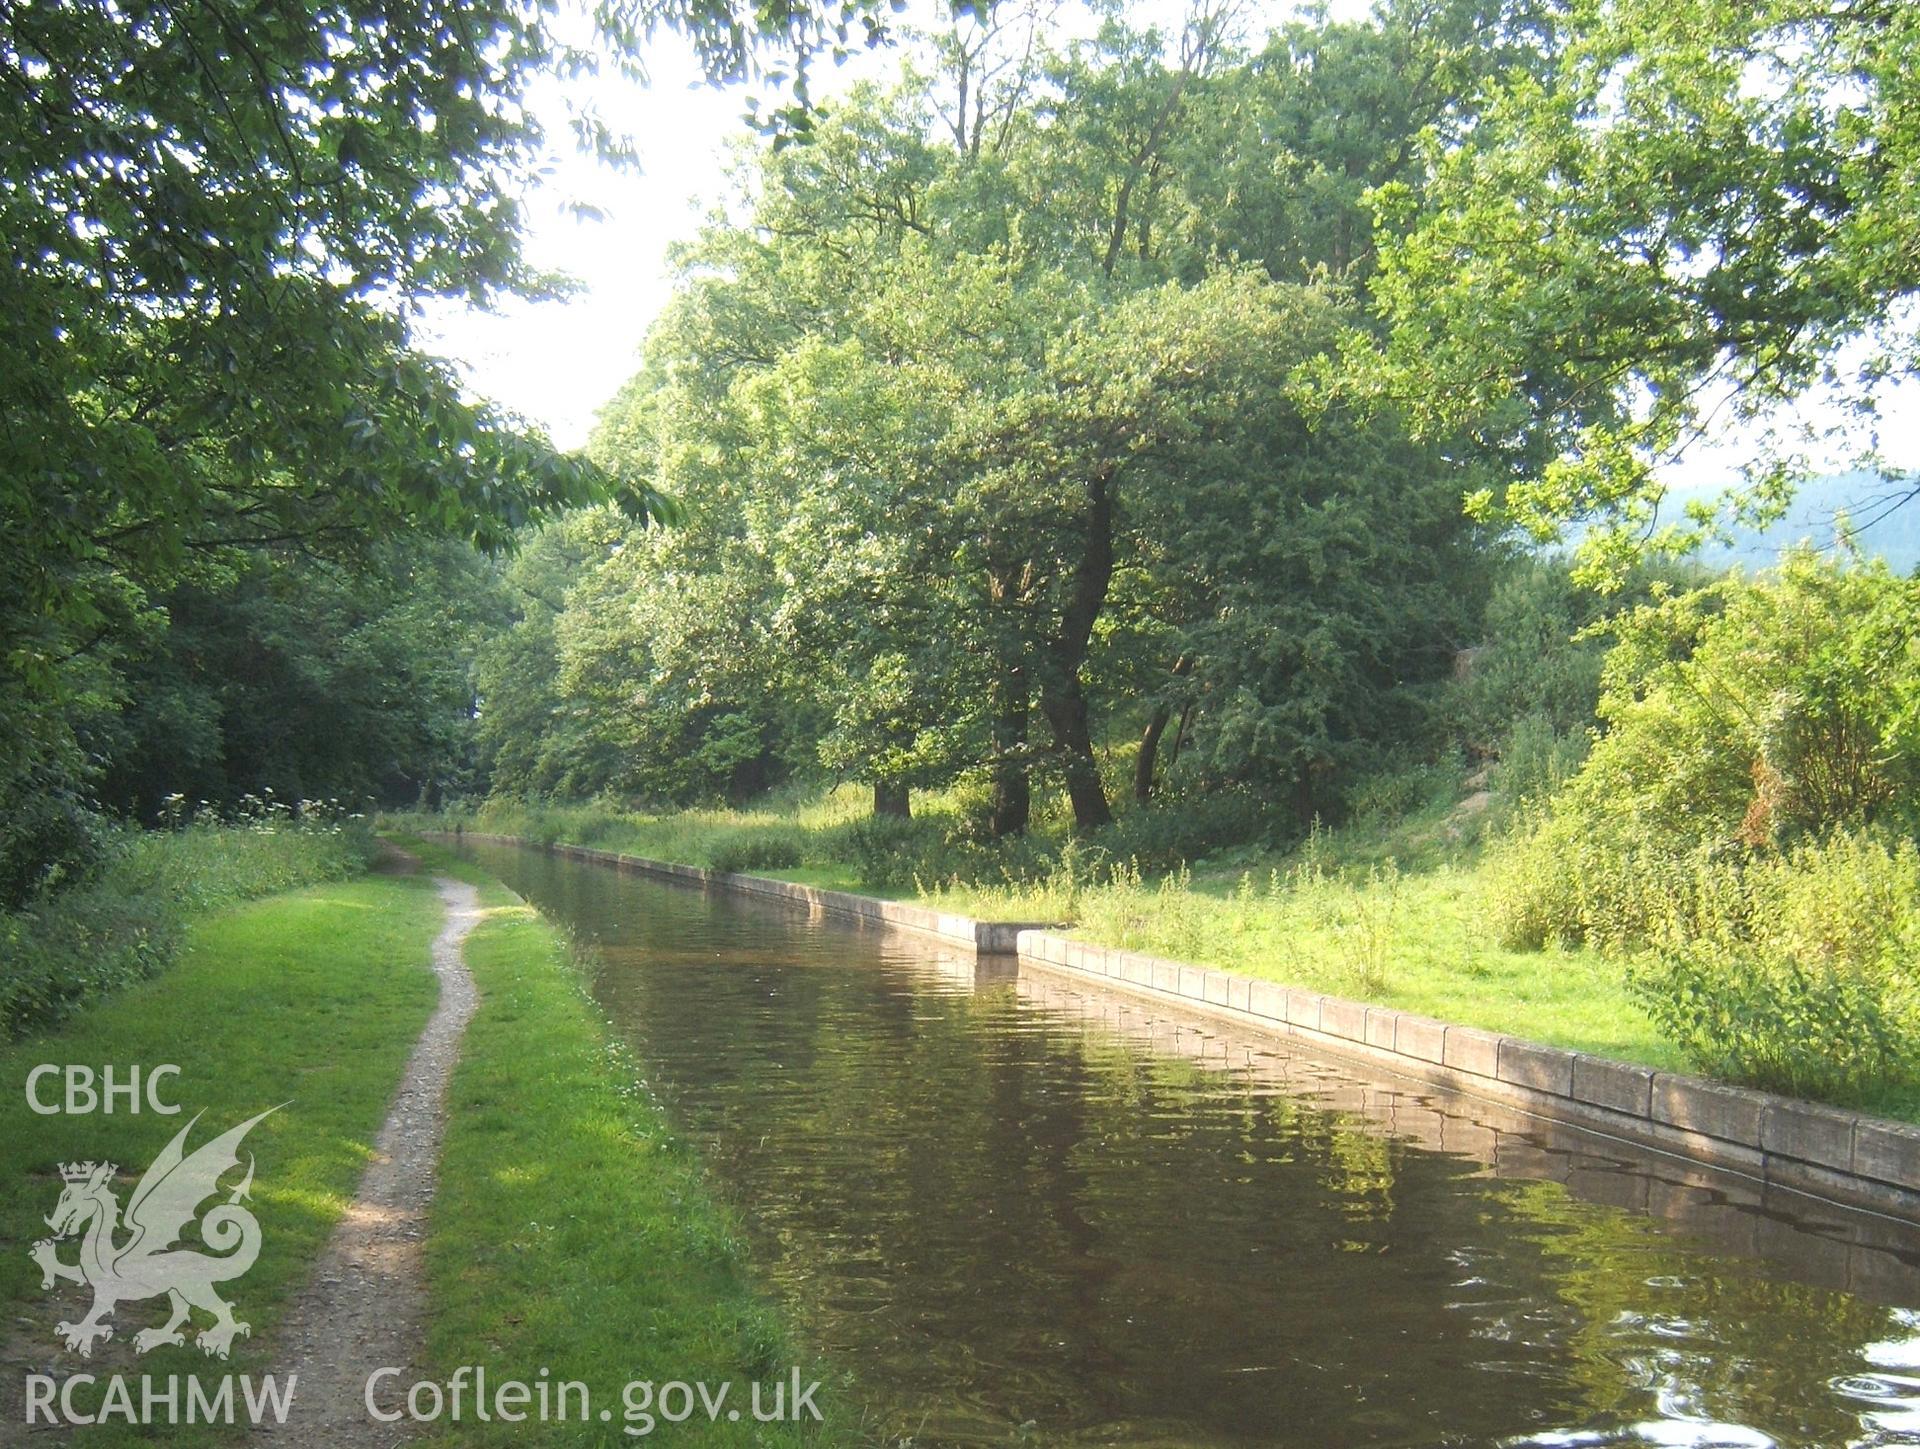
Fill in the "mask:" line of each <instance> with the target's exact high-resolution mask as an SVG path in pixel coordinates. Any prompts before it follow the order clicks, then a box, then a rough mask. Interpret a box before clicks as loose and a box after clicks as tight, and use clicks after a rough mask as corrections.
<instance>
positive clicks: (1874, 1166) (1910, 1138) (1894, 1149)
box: [1853, 1118, 1920, 1191]
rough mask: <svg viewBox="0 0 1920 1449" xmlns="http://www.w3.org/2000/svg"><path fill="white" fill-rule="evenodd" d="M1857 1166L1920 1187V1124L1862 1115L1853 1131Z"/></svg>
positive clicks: (1860, 1170)
mask: <svg viewBox="0 0 1920 1449" xmlns="http://www.w3.org/2000/svg"><path fill="white" fill-rule="evenodd" d="M1853 1170H1854V1171H1855V1172H1857V1173H1859V1174H1860V1175H1861V1176H1862V1177H1871V1178H1873V1179H1875V1180H1876V1181H1878V1182H1890V1183H1893V1184H1894V1185H1895V1186H1896V1187H1906V1188H1912V1189H1914V1190H1915V1191H1920V1127H1905V1126H1902V1125H1900V1124H1899V1123H1897V1122H1877V1121H1875V1120H1873V1119H1872V1118H1862V1119H1861V1121H1860V1122H1859V1124H1858V1125H1857V1126H1856V1127H1855V1128H1854V1132H1853Z"/></svg>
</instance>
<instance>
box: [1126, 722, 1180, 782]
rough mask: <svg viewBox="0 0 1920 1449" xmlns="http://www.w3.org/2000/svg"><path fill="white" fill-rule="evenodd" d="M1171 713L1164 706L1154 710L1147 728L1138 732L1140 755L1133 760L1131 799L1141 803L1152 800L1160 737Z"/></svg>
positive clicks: (1165, 728) (1165, 730) (1164, 731)
mask: <svg viewBox="0 0 1920 1449" xmlns="http://www.w3.org/2000/svg"><path fill="white" fill-rule="evenodd" d="M1171 718H1173V711H1172V710H1170V709H1168V708H1167V707H1166V706H1165V705H1164V704H1163V705H1161V706H1160V707H1159V708H1158V709H1156V710H1154V712H1153V716H1152V718H1150V719H1149V720H1148V721H1147V727H1146V728H1145V729H1143V730H1142V731H1140V753H1139V754H1138V755H1136V756H1134V760H1133V798H1134V799H1136V800H1139V801H1142V802H1145V801H1147V800H1151V799H1152V798H1153V770H1154V764H1155V762H1156V761H1157V760H1158V759H1159V758H1160V736H1161V735H1163V734H1165V733H1166V732H1167V721H1168V720H1169V719H1171Z"/></svg>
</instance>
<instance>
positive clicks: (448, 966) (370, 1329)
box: [261, 876, 480, 1449]
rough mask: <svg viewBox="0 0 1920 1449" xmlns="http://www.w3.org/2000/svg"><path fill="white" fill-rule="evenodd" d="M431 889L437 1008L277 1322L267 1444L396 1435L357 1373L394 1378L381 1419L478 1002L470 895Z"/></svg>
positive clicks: (407, 1330) (418, 1276)
mask: <svg viewBox="0 0 1920 1449" xmlns="http://www.w3.org/2000/svg"><path fill="white" fill-rule="evenodd" d="M435 884H436V885H437V886H438V887H439V889H440V899H441V900H442V901H444V902H445V903H446V910H447V915H446V923H445V925H443V926H442V927H441V929H440V934H439V935H438V936H437V937H435V939H434V942H433V970H434V974H435V975H436V976H438V977H439V978H440V1002H439V1004H438V1005H437V1006H436V1007H435V1008H434V1011H433V1016H432V1017H431V1018H430V1019H429V1020H428V1022H427V1026H426V1030H424V1031H423V1032H421V1033H420V1039H419V1041H418V1042H416V1043H415V1044H414V1048H413V1055H412V1056H410V1057H409V1058H408V1059H407V1069H406V1073H405V1075H404V1076H402V1077H401V1079H400V1090H399V1092H398V1093H396V1094H395V1096H394V1099H393V1105H392V1106H391V1107H390V1108H389V1109H388V1111H387V1119H386V1121H385V1122H383V1123H382V1124H381V1127H380V1135H379V1136H378V1137H376V1138H375V1139H374V1144H373V1154H374V1155H373V1160H372V1161H371V1162H369V1163H368V1164H367V1170H366V1172H365V1173H364V1174H363V1175H362V1177H361V1179H360V1190H359V1192H358V1193H357V1194H356V1195H355V1196H354V1200H353V1204H352V1206H350V1207H349V1208H348V1209H347V1214H346V1216H345V1217H344V1218H342V1219H341V1220H340V1223H339V1225H338V1226H336V1227H335V1228H334V1230H333V1236H332V1238H331V1239H329V1240H328V1243H327V1247H326V1251H325V1252H323V1253H322V1254H321V1255H320V1260H319V1262H318V1263H316V1264H315V1265H314V1270H313V1277H312V1279H311V1281H310V1282H309V1283H308V1285H307V1287H306V1288H305V1289H304V1290H303V1291H302V1292H301V1293H300V1294H299V1295H298V1296H297V1297H296V1298H295V1299H294V1301H293V1304H292V1306H291V1307H290V1308H289V1309H288V1312H287V1316H286V1319H285V1321H284V1322H283V1323H282V1325H281V1329H280V1335H279V1337H280V1345H281V1362H280V1363H279V1364H278V1365H277V1366H276V1373H277V1374H282V1375H284V1374H286V1373H296V1374H298V1375H299V1381H298V1383H297V1384H296V1386H295V1389H294V1398H293V1406H292V1410H291V1412H290V1413H289V1414H288V1415H287V1421H286V1423H284V1424H278V1425H264V1426H262V1430H261V1432H262V1434H263V1436H264V1437H270V1438H271V1439H272V1440H273V1442H274V1443H275V1444H276V1445H285V1446H291V1449H308V1446H312V1449H351V1446H359V1445H366V1446H376V1445H377V1446H383V1449H384V1446H387V1445H392V1444H397V1443H399V1442H401V1441H402V1440H403V1439H404V1438H405V1437H406V1436H405V1434H404V1433H403V1430H404V1428H405V1424H404V1423H395V1424H383V1423H378V1422H376V1421H374V1420H373V1419H372V1418H371V1417H370V1416H369V1415H368V1413H367V1406H366V1400H365V1393H366V1384H367V1376H368V1375H369V1374H371V1373H372V1372H373V1371H374V1370H375V1369H378V1368H386V1367H389V1366H392V1367H396V1368H399V1369H401V1370H402V1372H401V1373H400V1374H399V1375H398V1376H397V1377H389V1378H387V1379H383V1380H382V1381H381V1383H382V1387H383V1388H386V1389H387V1392H386V1393H383V1394H378V1395H376V1402H378V1403H379V1404H380V1406H381V1407H382V1408H383V1409H384V1410H386V1411H388V1412H392V1411H393V1410H394V1409H395V1408H397V1407H398V1406H399V1401H400V1400H401V1399H402V1398H403V1396H404V1393H405V1386H406V1385H407V1384H409V1383H411V1382H412V1380H413V1376H412V1374H411V1372H410V1371H409V1368H410V1366H411V1365H413V1364H415V1363H417V1362H418V1355H419V1351H420V1345H421V1342H422V1340H423V1338H424V1336H425V1330H426V1319H427V1314H426V1278H425V1272H424V1267H423V1263H422V1257H423V1246H424V1243H425V1240H426V1229H427V1221H426V1219H427V1205H428V1204H429V1203H430V1202H431V1201H432V1200H433V1190H434V1184H435V1182H436V1180H437V1178H438V1176H439V1167H440V1147H441V1142H442V1139H443V1138H444V1137H445V1135H446V1126H447V1083H448V1081H449V1080H450V1079H451V1078H452V1076H453V1068H454V1063H455V1062H456V1061H458V1060H459V1056H460V1037H461V1035H462V1033H464V1032H465V1031H466V1029H467V1023H468V1021H470V1020H471V1019H472V1017H473V1012H474V1008H475V1006H476V1005H477V1003H478V997H477V993H476V992H475V990H474V986H473V977H472V976H471V975H469V974H468V972H467V968H466V964H465V963H464V962H463V961H462V960H461V959H460V951H461V947H462V946H463V945H464V944H465V942H466V939H467V935H468V933H469V932H471V931H472V930H473V928H474V925H475V923H476V922H478V920H479V919H480V897H479V893H478V892H476V891H475V890H474V888H473V887H472V886H470V885H468V884H466V883H465V882H463V881H456V880H449V879H448V878H447V877H445V876H441V877H438V878H437V879H436V881H435ZM395 1385H398V1387H397V1388H395V1387H393V1386H395Z"/></svg>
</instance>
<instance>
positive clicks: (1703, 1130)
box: [443, 831, 1920, 1223]
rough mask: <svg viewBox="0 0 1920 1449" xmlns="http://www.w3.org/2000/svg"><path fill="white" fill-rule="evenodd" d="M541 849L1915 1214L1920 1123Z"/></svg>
mask: <svg viewBox="0 0 1920 1449" xmlns="http://www.w3.org/2000/svg"><path fill="white" fill-rule="evenodd" d="M443 834H444V833H443ZM463 838H465V839H469V840H476V841H481V842H485V843H490V844H500V845H526V844H529V842H527V841H525V840H522V839H520V838H519V837H517V836H511V835H486V834H479V833H475V832H471V831H469V832H464V833H463ZM547 848H548V849H550V850H552V851H553V852H554V853H555V854H557V855H562V856H566V857H568V858H569V859H573V860H585V861H593V862H597V863H599V864H603V865H611V866H614V867H616V868H618V869H621V870H631V871H638V872H641V873H644V874H648V875H656V876H661V877H665V878H667V879H672V880H681V881H686V882H688V883H689V884H697V885H703V886H715V887H718V888H720V889H723V890H731V891H736V892H739V893H741V894H743V895H752V896H764V897H768V898H772V899H775V900H783V901H787V902H789V903H790V904H793V905H802V906H806V907H807V908H808V909H809V910H812V911H817V912H823V913H827V914H832V915H837V916H844V917H847V918H849V919H853V920H860V921H868V922H873V923H876V924H885V925H889V926H898V927H901V928H904V929H906V930H911V931H918V932H922V933H924V934H927V935H931V936H935V937H938V938H939V939H941V940H945V941H953V942H958V943H961V944H964V945H968V946H971V947H972V948H973V949H974V950H976V951H978V952H982V953H989V954H1016V955H1017V956H1018V957H1019V959H1020V960H1021V961H1022V962H1025V963H1032V964H1034V965H1037V966H1041V967H1043V968H1045V969H1048V970H1051V971H1056V972H1060V973H1063V974H1065V975H1067V976H1070V977H1075V978H1078V979H1081V980H1093V981H1098V982H1100V983H1101V984H1102V985H1104V986H1105V987H1107V988H1109V989H1112V990H1117V991H1122V992H1126V993H1128V994H1131V995H1135V996H1140V997H1145V998H1148V999H1156V998H1157V999H1160V1000H1162V1001H1165V1002H1167V1003H1169V1004H1177V1005H1178V1006H1179V1007H1181V1008H1182V1009H1185V1010H1189V1011H1199V1012H1201V1013H1203V1014H1206V1015H1211V1016H1215V1017H1219V1018H1222V1019H1226V1020H1230V1021H1235V1022H1238V1023H1241V1024H1243V1025H1247V1026H1252V1027H1256V1028H1258V1029H1260V1030H1262V1031H1265V1032H1268V1033H1273V1034H1278V1035H1281V1036H1289V1037H1294V1038H1297V1039H1299V1040H1300V1041H1302V1042H1303V1043H1305V1044H1308V1045H1311V1046H1313V1047H1314V1048H1316V1049H1320V1050H1324V1051H1327V1052H1330V1053H1333V1054H1334V1055H1337V1056H1343V1057H1347V1058H1351V1059H1356V1060H1358V1061H1362V1062H1365V1063H1366V1064H1368V1065H1370V1066H1372V1067H1375V1068H1378V1069H1380V1070H1384V1071H1389V1072H1393V1073H1396V1074H1399V1075H1401V1076H1410V1077H1414V1078H1416V1079H1419V1080H1422V1081H1427V1082H1432V1083H1435V1084H1437V1085H1440V1086H1444V1087H1448V1088H1450V1089H1452V1090H1455V1091H1459V1092H1464V1093H1467V1094H1469V1095H1472V1096H1478V1097H1483V1098H1490V1099H1492V1100H1495V1101H1499V1102H1502V1103H1505V1104H1507V1105H1510V1106H1514V1107H1518V1108H1520V1109H1521V1110H1523V1111H1527V1112H1531V1113H1535V1114H1537V1115H1539V1116H1542V1117H1547V1118H1551V1119H1553V1120H1555V1121H1560V1122H1566V1123H1570V1124H1572V1125H1574V1126H1577V1127H1582V1128H1585V1129H1588V1130H1590V1131H1598V1132H1601V1133H1604V1134H1606V1135H1608V1136H1611V1137H1616V1138H1620V1139H1622V1140H1625V1141H1628V1142H1633V1143H1636V1144H1638V1145H1640V1146H1643V1147H1650V1148H1653V1149H1655V1150H1657V1151H1661V1152H1667V1153H1671V1154H1674V1155H1675V1156H1678V1157H1683V1158H1689V1159H1692V1160H1694V1161H1697V1162H1707V1163H1711V1164H1713V1165H1715V1166H1717V1167H1721V1168H1725V1169H1729V1170H1732V1171H1735V1172H1738V1173H1741V1174H1743V1175H1745V1176H1748V1177H1751V1178H1754V1179H1756V1180H1758V1181H1761V1182H1763V1183H1766V1184H1769V1185H1778V1186H1781V1187H1784V1188H1788V1189H1791V1190H1793V1191H1797V1192H1802V1193H1806V1194H1808V1195H1810V1196H1813V1197H1818V1198H1826V1199H1831V1200H1836V1201H1840V1202H1845V1203H1848V1204H1850V1205H1852V1206H1855V1207H1865V1208H1869V1209H1872V1210H1874V1211H1878V1212H1883V1213H1887V1214H1889V1215H1891V1216H1894V1217H1898V1218H1901V1219H1904V1220H1906V1221H1908V1222H1913V1223H1920V1127H1911V1126H1908V1125H1906V1124H1904V1123H1900V1122H1891V1121H1887V1120H1884V1119H1882V1118H1877V1117H1869V1116H1865V1115H1863V1114H1861V1113H1858V1112H1849V1111H1845V1110H1843V1109H1841V1108H1837V1107H1827V1106H1822V1105H1819V1104H1817V1103H1812V1102H1802V1101H1797V1100H1795V1099H1793V1098H1790V1097H1780V1096H1775V1095H1773V1094H1772V1093H1768V1092H1757V1091H1752V1090H1749V1089H1747V1088H1743V1087H1733V1086H1728V1085H1726V1084H1725V1083H1722V1082H1715V1081H1709V1080H1707V1079H1706V1078H1703V1077H1694V1076H1687V1075H1684V1074H1680V1073H1674V1072H1662V1071H1656V1070H1654V1069H1652V1068H1650V1067H1642V1066H1635V1065H1632V1064H1630V1063H1627V1062H1618V1061H1613V1060H1611V1059H1609V1058H1606V1057H1597V1056H1590V1055H1588V1054H1586V1053H1584V1052H1576V1051H1569V1050H1567V1049H1565V1048H1561V1047H1549V1046H1541V1045H1539V1044H1537V1043H1535V1042H1529V1041H1523V1040H1521V1039H1519V1038H1518V1037H1511V1036H1505V1035H1503V1034H1501V1033H1499V1032H1493V1031H1484V1030H1482V1029H1480V1028H1478V1027H1471V1026H1457V1025H1453V1024H1451V1023H1448V1022H1444V1021H1435V1020H1433V1019H1432V1018H1430V1017H1424V1016H1419V1015H1417V1014H1415V1013H1413V1012H1407V1011H1398V1010H1395V1009H1394V1008H1392V1007H1386V1006H1372V1005H1368V1004H1367V1003H1365V1002H1359V1001H1349V1000H1346V999H1344V998H1341V997H1338V996H1329V995H1326V994H1325V993H1322V992H1317V991H1306V990H1301V989H1299V988H1296V987H1289V986H1283V985H1281V984H1280V983H1278V982H1274V981H1263V980H1258V979H1255V978H1252V977H1247V976H1240V975H1236V974H1234V973H1232V972H1226V971H1216V970H1212V969H1209V968H1205V967H1200V966H1194V965H1191V964H1189V963H1187V962H1182V961H1169V960H1165V959H1162V958H1160V957H1155V956H1146V955H1142V954H1140V953H1139V952H1135V951H1123V950H1118V949H1115V948H1111V947H1106V946H1098V945H1094V944H1093V943H1091V942H1088V941H1080V940H1076V939H1074V938H1072V937H1070V936H1066V935H1062V934H1060V932H1059V931H1058V929H1057V928H1054V927H1049V926H1034V925H1029V924H1024V923H1018V922H999V921H976V920H974V919H973V918H971V917H969V916H960V915H952V914H949V913H946V912H941V911H934V910H929V909H927V908H926V907H924V906H911V905H906V904H903V903H901V902H898V901H883V900H878V899H875V898H874V897H871V896H862V895H855V894H852V893H851V892H847V891H829V890H822V889H820V888H819V887H817V886H807V885H798V884H795V883H793V882H791V881H780V880H770V879H768V878H766V877H764V876H754V875H741V874H736V873H732V872H727V871H715V870H706V869H703V868H701V867H699V866H691V865H676V864H673V863H671V862H668V861H659V860H650V859H648V858H646V857H644V856H637V855H623V854H620V853H618V852H616V851H610V850H594V849H590V848H588V847H586V846H579V845H560V844H556V845H552V846H549V847H547Z"/></svg>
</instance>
